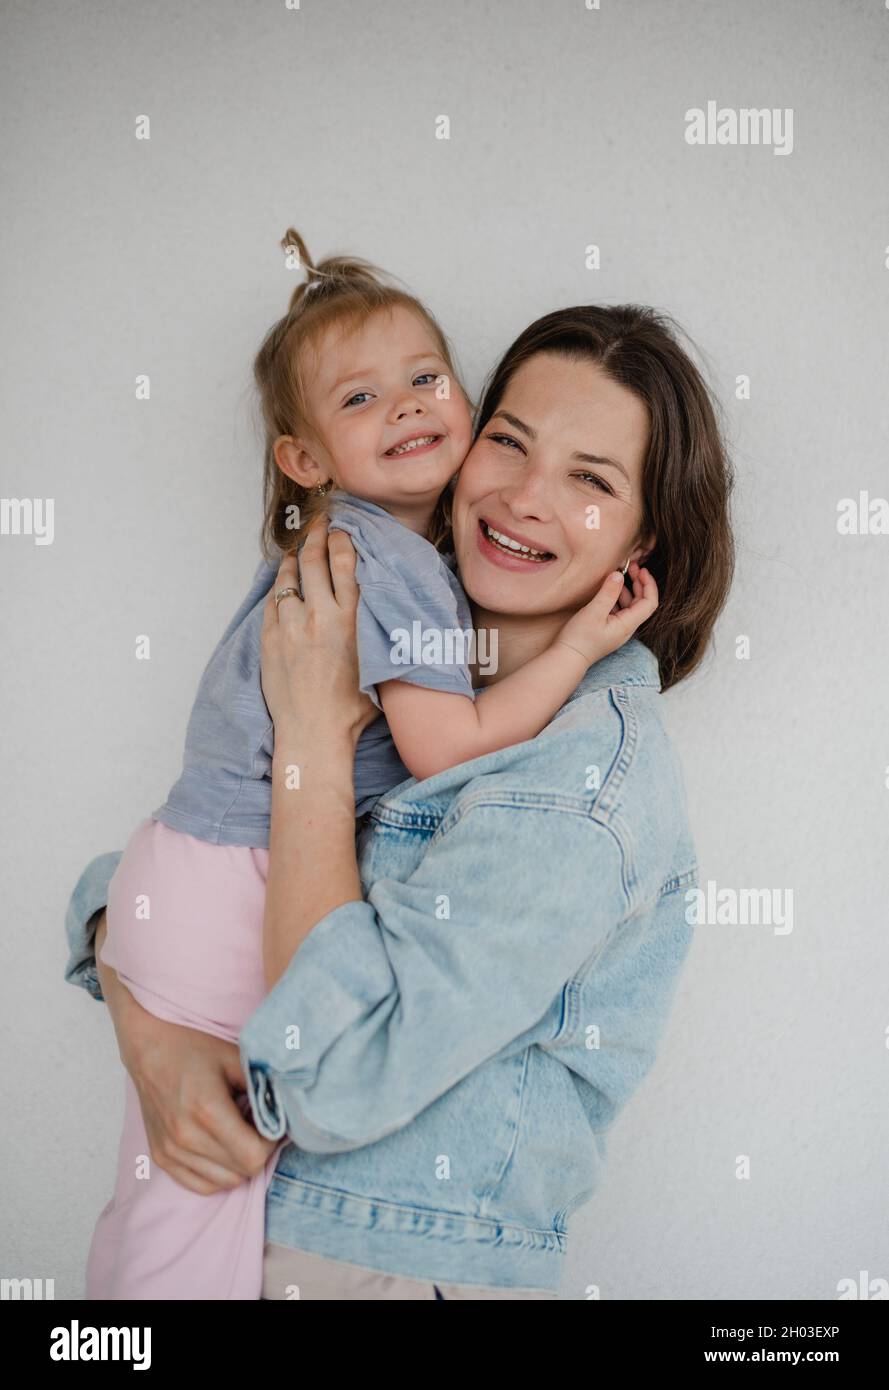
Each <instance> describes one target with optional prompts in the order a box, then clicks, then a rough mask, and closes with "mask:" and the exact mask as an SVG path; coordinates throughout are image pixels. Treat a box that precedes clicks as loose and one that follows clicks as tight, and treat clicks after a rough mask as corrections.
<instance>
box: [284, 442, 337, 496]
mask: <svg viewBox="0 0 889 1390" xmlns="http://www.w3.org/2000/svg"><path fill="white" fill-rule="evenodd" d="M273 453H274V455H275V463H276V464H277V465H278V467H279V468H280V470H281V472H282V473H284V474H286V476H287V477H288V478H292V479H293V481H294V482H295V483H299V485H300V487H305V488H313V487H315V486H316V485H317V484H318V483H326V482H327V480H328V477H329V470H326V469H325V468H324V467H323V465H322V464H321V463H319V462H318V460H317V459H316V457H315V454H314V453H313V452H312V449H311V446H310V444H309V442H308V441H307V440H305V439H300V438H299V437H298V436H294V435H290V434H282V435H281V436H280V437H279V438H278V439H276V440H275V443H274V445H273Z"/></svg>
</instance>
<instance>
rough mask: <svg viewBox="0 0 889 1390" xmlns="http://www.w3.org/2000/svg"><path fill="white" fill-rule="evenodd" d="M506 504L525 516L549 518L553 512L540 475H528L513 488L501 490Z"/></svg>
mask: <svg viewBox="0 0 889 1390" xmlns="http://www.w3.org/2000/svg"><path fill="white" fill-rule="evenodd" d="M501 493H502V496H503V497H504V499H505V500H506V504H507V506H509V507H512V509H513V510H514V511H516V512H520V513H521V514H522V515H523V516H536V517H540V518H543V517H548V516H549V515H550V513H551V511H552V508H551V507H550V504H549V502H548V501H547V497H546V484H545V483H544V481H543V479H542V478H541V477H540V476H539V475H534V474H530V473H529V474H528V475H527V476H526V477H524V478H522V479H521V480H520V481H518V482H516V483H515V484H514V485H513V486H512V487H505V488H503V489H501Z"/></svg>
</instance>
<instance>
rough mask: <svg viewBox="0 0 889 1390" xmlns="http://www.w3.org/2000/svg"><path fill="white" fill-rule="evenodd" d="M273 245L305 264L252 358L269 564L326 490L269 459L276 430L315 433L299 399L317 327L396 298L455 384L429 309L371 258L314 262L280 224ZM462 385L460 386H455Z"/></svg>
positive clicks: (351, 324) (442, 543) (445, 517)
mask: <svg viewBox="0 0 889 1390" xmlns="http://www.w3.org/2000/svg"><path fill="white" fill-rule="evenodd" d="M281 247H282V249H283V250H284V251H285V252H288V253H289V254H290V255H291V256H292V255H293V254H294V253H296V254H297V255H298V257H299V263H300V264H301V265H302V266H303V268H304V270H305V272H306V279H305V281H303V282H301V283H300V284H299V285H297V287H296V289H295V290H294V291H293V294H292V295H291V296H290V303H289V305H288V308H287V312H286V314H284V316H283V318H280V319H278V321H277V323H275V324H273V325H272V327H271V328H270V329H269V331H268V333H267V334H266V335H265V338H264V339H263V342H262V346H261V347H260V349H259V352H258V353H257V354H256V358H255V359H254V363H253V379H254V381H255V383H256V386H257V390H258V392H259V402H260V408H261V411H262V426H263V431H264V435H265V444H264V468H263V523H262V532H261V537H260V540H261V545H262V551H263V555H264V557H265V559H266V560H267V561H268V562H269V563H270V564H274V565H277V564H278V560H279V558H280V556H279V555H278V554H276V553H275V552H276V551H278V552H280V551H284V552H287V551H293V550H295V549H296V548H297V545H298V544H299V540H300V537H301V535H302V533H303V532H304V531H305V529H306V527H307V526H308V525H309V523H310V522H311V521H312V520H313V519H314V518H315V517H316V516H317V515H318V514H319V513H320V512H323V511H324V510H325V508H326V497H325V495H323V494H321V493H319V492H318V491H316V490H315V489H312V488H305V487H302V486H301V485H300V484H299V483H297V482H294V480H293V479H292V478H288V477H287V475H286V474H285V473H282V472H281V470H280V468H279V467H278V465H277V463H276V462H275V453H274V446H275V441H276V439H278V438H279V437H280V436H281V435H301V436H302V437H304V438H305V437H308V438H310V439H311V438H317V431H316V430H315V428H314V425H313V422H312V420H311V418H310V412H309V410H308V406H307V401H306V390H305V377H304V365H305V364H304V350H305V349H308V348H311V347H313V346H314V345H315V344H316V343H317V342H318V340H319V338H320V336H321V334H322V333H323V332H324V331H325V329H327V328H329V327H330V326H331V325H332V324H342V325H343V327H344V330H345V331H349V330H350V329H353V328H358V327H360V326H361V324H363V323H364V322H365V321H366V320H367V319H368V318H369V317H370V315H371V314H374V313H376V312H377V311H379V310H382V309H386V310H389V311H391V310H392V309H394V308H395V307H396V306H399V305H400V306H401V307H403V308H405V309H409V310H411V312H413V313H415V314H416V315H417V316H418V317H419V318H420V319H422V321H423V323H425V324H426V326H427V327H428V329H429V331H430V333H431V334H432V337H433V339H434V341H435V344H436V347H437V348H438V350H439V352H440V353H441V355H442V357H443V358H444V360H445V362H446V363H447V366H448V370H449V371H450V373H451V377H452V379H453V381H454V383H455V385H457V386H458V387H459V386H460V383H459V378H458V375H457V372H456V369H455V367H454V364H453V354H452V352H451V348H450V345H449V343H448V340H447V338H446V337H445V335H444V333H443V331H442V329H441V327H440V326H439V324H438V323H437V322H436V321H435V319H434V318H433V317H432V315H431V314H430V312H429V310H428V309H427V308H426V307H425V306H424V305H423V304H421V303H420V301H419V300H418V299H415V298H414V296H413V295H412V294H408V293H407V291H406V290H402V289H399V288H397V287H396V286H395V285H393V284H390V283H388V280H389V279H391V278H392V277H385V278H384V276H383V273H382V272H381V271H380V270H378V269H377V267H376V266H374V265H371V264H370V262H369V261H365V260H361V259H360V258H359V257H357V256H328V257H327V258H326V259H325V260H323V261H319V263H318V264H317V265H315V264H314V263H313V261H312V258H311V256H310V255H309V253H308V251H307V249H306V244H305V242H304V241H303V239H302V237H301V236H300V235H299V232H296V231H294V230H293V228H292V227H290V228H288V230H287V231H286V232H285V234H284V236H283V237H282V239H281ZM460 389H462V387H460ZM450 535H451V488H450V487H447V488H446V489H445V490H444V492H443V493H442V495H441V497H440V498H439V500H438V503H437V505H436V508H435V512H434V515H433V517H432V521H431V524H430V527H429V530H428V532H427V539H428V540H430V541H431V542H432V544H433V545H435V546H436V547H438V548H439V549H444V548H446V547H447V546H448V545H449V544H450Z"/></svg>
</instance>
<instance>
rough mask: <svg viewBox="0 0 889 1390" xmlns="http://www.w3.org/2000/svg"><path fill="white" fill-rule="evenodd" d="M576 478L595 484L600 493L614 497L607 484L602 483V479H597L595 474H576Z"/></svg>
mask: <svg viewBox="0 0 889 1390" xmlns="http://www.w3.org/2000/svg"><path fill="white" fill-rule="evenodd" d="M576 476H577V477H578V478H583V479H584V480H587V479H588V480H589V481H590V482H591V483H595V484H596V487H597V488H599V489H601V491H602V492H607V493H608V495H609V497H613V496H614V492H613V490H612V489H611V488H610V487H609V486H608V484H607V483H603V482H602V479H601V478H600V477H598V476H597V475H596V474H595V473H578V474H577V475H576Z"/></svg>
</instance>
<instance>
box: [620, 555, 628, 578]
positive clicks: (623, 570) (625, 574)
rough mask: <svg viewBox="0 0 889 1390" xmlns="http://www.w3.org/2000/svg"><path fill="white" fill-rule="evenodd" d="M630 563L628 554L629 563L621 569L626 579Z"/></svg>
mask: <svg viewBox="0 0 889 1390" xmlns="http://www.w3.org/2000/svg"><path fill="white" fill-rule="evenodd" d="M629 565H630V560H629V556H628V557H627V563H626V564H625V565H624V567H623V569H622V570H621V574H622V575H623V576H624V578H625V579H626V577H627V570H628V569H629Z"/></svg>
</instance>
